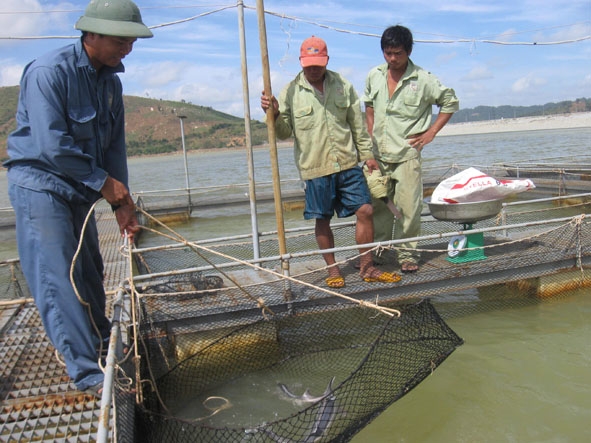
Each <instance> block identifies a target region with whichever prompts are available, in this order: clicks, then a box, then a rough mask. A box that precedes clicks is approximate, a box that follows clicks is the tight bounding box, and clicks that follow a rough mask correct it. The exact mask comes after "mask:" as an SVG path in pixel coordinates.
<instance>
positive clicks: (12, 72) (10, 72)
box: [0, 60, 24, 86]
mask: <svg viewBox="0 0 591 443" xmlns="http://www.w3.org/2000/svg"><path fill="white" fill-rule="evenodd" d="M23 68H24V66H23V65H19V64H11V62H9V61H4V60H0V86H15V85H18V84H19V82H20V79H21V75H22V73H23Z"/></svg>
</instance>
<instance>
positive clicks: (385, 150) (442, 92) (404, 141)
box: [362, 60, 460, 163]
mask: <svg viewBox="0 0 591 443" xmlns="http://www.w3.org/2000/svg"><path fill="white" fill-rule="evenodd" d="M387 74H388V65H387V64H386V63H384V64H382V65H380V66H377V67H375V68H373V69H372V70H371V71H369V74H368V75H367V79H366V82H365V93H364V94H363V97H362V100H363V101H364V102H365V105H366V106H371V107H373V109H374V125H373V132H372V134H373V141H374V149H375V151H374V154H375V156H376V158H378V159H380V160H381V161H384V162H387V163H400V162H403V161H406V160H410V159H411V158H417V157H419V152H418V151H417V150H416V149H414V148H413V147H412V146H411V145H410V144H409V142H408V138H409V137H410V136H412V135H415V134H420V133H422V132H425V131H426V130H427V129H429V126H430V125H431V116H432V115H433V105H436V106H437V107H438V108H439V112H442V113H445V114H453V113H454V112H456V111H457V110H458V109H459V107H460V102H459V100H458V98H457V97H456V93H455V92H454V90H453V89H451V88H448V87H446V86H443V85H442V84H441V83H440V81H439V80H438V79H437V77H435V76H434V75H433V74H431V73H430V72H428V71H425V70H424V69H422V68H421V67H419V66H417V65H415V64H414V63H413V62H412V61H410V60H409V61H408V67H407V68H406V72H405V73H404V76H403V77H402V78H401V79H400V81H399V82H398V86H397V87H396V90H395V91H394V94H392V97H389V96H388V80H387Z"/></svg>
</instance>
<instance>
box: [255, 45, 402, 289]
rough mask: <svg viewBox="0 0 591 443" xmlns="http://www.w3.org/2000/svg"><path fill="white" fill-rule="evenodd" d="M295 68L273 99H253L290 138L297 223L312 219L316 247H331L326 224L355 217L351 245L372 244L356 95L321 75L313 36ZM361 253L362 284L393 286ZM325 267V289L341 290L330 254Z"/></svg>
mask: <svg viewBox="0 0 591 443" xmlns="http://www.w3.org/2000/svg"><path fill="white" fill-rule="evenodd" d="M300 63H301V65H302V68H303V70H302V71H301V72H300V73H299V74H298V75H297V76H296V78H295V79H294V80H292V81H291V82H290V83H289V84H288V85H287V86H286V87H285V88H284V89H283V91H282V92H281V95H280V97H279V101H277V100H276V99H275V98H274V97H267V96H265V95H264V93H263V96H262V97H261V106H262V108H263V110H264V111H265V112H266V111H267V110H268V109H269V107H271V106H272V109H273V111H274V112H273V117H274V119H275V131H276V134H277V137H278V138H280V139H287V138H289V137H291V136H292V135H293V137H294V139H295V141H294V155H295V162H296V165H297V168H298V170H299V173H300V176H301V178H302V180H305V182H306V206H305V209H304V218H305V219H307V220H310V219H315V220H316V227H315V233H316V241H317V242H318V246H319V247H320V249H330V248H334V236H333V232H332V229H331V227H330V220H331V218H332V216H333V215H334V213H335V212H336V214H337V216H338V217H349V216H351V215H353V214H355V215H356V217H357V226H356V233H355V240H356V242H357V244H367V243H371V242H373V208H372V205H371V196H370V192H369V189H368V187H367V183H366V181H365V177H364V175H363V171H362V169H361V167H360V166H359V163H360V162H365V164H366V165H367V167H368V169H369V170H370V171H374V170H377V169H378V164H377V162H376V160H375V159H374V157H373V153H372V143H371V139H370V137H369V134H368V132H367V130H366V129H365V126H364V122H363V116H362V113H361V105H360V102H359V97H358V96H357V93H356V92H355V89H354V88H353V86H352V85H351V84H350V83H349V82H348V81H347V80H345V79H344V78H343V77H342V76H341V75H339V74H337V73H336V72H333V71H329V70H327V69H326V65H327V64H328V50H327V47H326V43H325V42H324V41H323V40H322V39H320V38H318V37H314V36H312V37H310V38H308V39H306V40H305V41H304V42H303V43H302V46H301V48H300ZM367 251H368V249H367V248H361V249H360V252H361V253H362V256H361V262H360V275H361V278H362V279H363V280H364V281H367V282H383V283H393V282H396V281H398V280H399V279H400V277H399V276H398V275H396V274H392V273H389V272H382V271H381V270H379V269H377V268H376V267H374V266H373V262H372V258H371V255H370V254H364V253H365V252H367ZM323 257H324V260H325V261H326V264H327V265H328V274H329V277H328V278H327V279H326V283H327V285H328V286H329V287H332V288H342V287H344V285H345V280H344V278H343V277H342V276H341V273H340V271H339V268H338V267H337V266H336V264H335V263H336V261H335V257H334V254H333V253H327V254H323Z"/></svg>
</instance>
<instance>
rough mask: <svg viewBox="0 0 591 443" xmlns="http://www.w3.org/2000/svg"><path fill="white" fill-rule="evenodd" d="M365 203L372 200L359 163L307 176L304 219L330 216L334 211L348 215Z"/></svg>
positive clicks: (327, 217)
mask: <svg viewBox="0 0 591 443" xmlns="http://www.w3.org/2000/svg"><path fill="white" fill-rule="evenodd" d="M364 204H371V195H370V193H369V189H368V187H367V182H366V181H365V177H364V176H363V171H362V170H361V168H360V167H358V166H356V167H354V168H352V169H347V170H346V171H341V172H337V173H335V174H331V175H325V176H324V177H318V178H314V179H312V180H306V208H305V209H304V218H305V219H306V220H311V219H319V218H320V219H331V218H332V216H333V215H334V213H335V212H336V214H337V216H338V217H339V218H343V217H349V216H351V215H353V214H355V212H357V210H358V209H359V208H360V207H361V206H363V205H364Z"/></svg>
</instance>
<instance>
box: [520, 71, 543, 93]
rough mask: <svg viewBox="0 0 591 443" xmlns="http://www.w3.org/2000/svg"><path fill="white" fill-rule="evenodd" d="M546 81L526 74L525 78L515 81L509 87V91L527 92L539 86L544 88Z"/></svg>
mask: <svg viewBox="0 0 591 443" xmlns="http://www.w3.org/2000/svg"><path fill="white" fill-rule="evenodd" d="M546 83H547V81H546V80H545V79H544V78H541V77H536V76H535V75H534V74H528V75H526V76H525V77H521V78H519V79H517V80H516V81H515V82H514V83H513V85H512V86H511V90H512V91H513V92H516V93H522V92H528V91H531V90H532V89H536V88H538V87H539V86H544V85H545V84H546Z"/></svg>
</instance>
